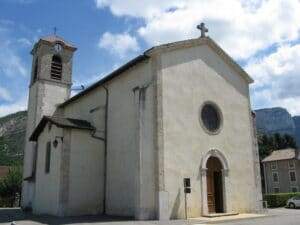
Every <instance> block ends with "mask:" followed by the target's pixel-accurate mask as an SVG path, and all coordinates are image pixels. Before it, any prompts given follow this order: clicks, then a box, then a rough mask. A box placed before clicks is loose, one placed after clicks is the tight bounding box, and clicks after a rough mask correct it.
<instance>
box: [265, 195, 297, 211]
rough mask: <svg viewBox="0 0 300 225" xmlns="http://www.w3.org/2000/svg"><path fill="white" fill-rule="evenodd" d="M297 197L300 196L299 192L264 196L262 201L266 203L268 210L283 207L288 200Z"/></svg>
mask: <svg viewBox="0 0 300 225" xmlns="http://www.w3.org/2000/svg"><path fill="white" fill-rule="evenodd" d="M297 195H300V192H295V193H276V194H265V195H264V201H267V203H268V207H270V208H276V207H284V206H286V202H287V200H288V199H290V198H291V197H294V196H297Z"/></svg>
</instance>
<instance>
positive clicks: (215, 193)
mask: <svg viewBox="0 0 300 225" xmlns="http://www.w3.org/2000/svg"><path fill="white" fill-rule="evenodd" d="M206 168H207V173H206V182H207V207H208V213H224V207H223V206H224V200H223V178H222V169H223V167H222V164H221V162H220V160H219V159H218V158H217V157H209V159H208V160H207V163H206Z"/></svg>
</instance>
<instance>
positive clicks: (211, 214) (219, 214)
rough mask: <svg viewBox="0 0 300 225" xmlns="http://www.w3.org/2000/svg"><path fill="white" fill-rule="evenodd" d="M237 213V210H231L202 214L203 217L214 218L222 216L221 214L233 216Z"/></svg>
mask: <svg viewBox="0 0 300 225" xmlns="http://www.w3.org/2000/svg"><path fill="white" fill-rule="evenodd" d="M238 214H239V213H237V212H231V213H209V214H206V215H203V217H208V218H215V217H222V216H235V215H238Z"/></svg>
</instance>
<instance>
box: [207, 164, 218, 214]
mask: <svg viewBox="0 0 300 225" xmlns="http://www.w3.org/2000/svg"><path fill="white" fill-rule="evenodd" d="M206 182H207V205H208V212H209V213H215V212H216V205H215V185H214V172H213V171H211V170H208V171H207V177H206Z"/></svg>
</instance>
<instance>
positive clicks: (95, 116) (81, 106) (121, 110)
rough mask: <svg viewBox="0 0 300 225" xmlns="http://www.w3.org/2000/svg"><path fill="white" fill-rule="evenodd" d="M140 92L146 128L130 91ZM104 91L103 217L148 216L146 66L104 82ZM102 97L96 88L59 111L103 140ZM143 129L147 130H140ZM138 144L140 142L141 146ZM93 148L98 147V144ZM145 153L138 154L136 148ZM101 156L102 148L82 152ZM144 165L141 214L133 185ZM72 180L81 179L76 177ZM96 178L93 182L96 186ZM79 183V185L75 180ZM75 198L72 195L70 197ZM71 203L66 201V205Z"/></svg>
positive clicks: (150, 173) (149, 95)
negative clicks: (85, 124) (91, 128)
mask: <svg viewBox="0 0 300 225" xmlns="http://www.w3.org/2000/svg"><path fill="white" fill-rule="evenodd" d="M145 85H148V87H147V88H146V89H147V90H146V97H145V107H146V111H147V112H146V113H144V114H143V116H144V117H145V118H146V120H147V121H148V122H147V123H146V124H147V125H146V126H144V125H142V128H141V129H140V128H139V123H140V121H139V106H138V105H139V102H138V101H136V96H137V95H138V94H137V92H139V91H134V90H133V89H134V88H136V87H143V86H145ZM105 86H106V87H107V88H108V92H109V104H108V124H107V127H108V128H107V132H108V134H107V135H108V137H107V184H106V185H107V186H106V190H107V192H106V213H107V214H110V215H123V216H135V215H136V214H139V213H140V214H142V213H144V215H145V214H146V217H149V216H150V217H151V216H153V214H154V212H153V211H155V210H154V208H155V206H154V204H155V184H154V180H155V178H154V176H155V175H154V174H155V165H154V163H155V162H154V155H155V152H154V147H153V127H152V125H153V124H154V122H153V120H154V119H153V83H152V72H151V67H150V63H149V62H148V61H146V62H144V63H139V64H138V65H136V66H135V67H134V69H128V70H127V71H125V72H123V74H121V75H119V76H118V77H116V78H114V79H113V80H111V81H109V82H107V83H106V84H105ZM105 98H106V93H105V90H104V88H103V87H101V86H99V87H97V88H96V89H94V90H93V91H91V92H89V93H88V94H86V95H85V96H84V97H81V98H80V99H78V100H76V101H74V102H73V103H70V104H69V105H67V106H66V107H65V108H64V116H65V117H72V118H78V119H84V120H88V121H89V122H91V124H92V125H93V126H94V127H96V129H97V132H96V135H97V136H99V137H105V136H104V126H105V104H106V100H105ZM145 130H147V131H145ZM141 140H143V141H141ZM98 143H101V141H99V142H98ZM141 148H142V149H143V151H144V152H145V154H144V153H143V156H140V155H139V152H140V151H139V149H141ZM88 151H91V152H96V151H99V152H101V151H104V146H103V145H102V144H98V145H93V146H90V147H89V150H88V149H87V152H88ZM141 157H142V158H143V159H142V160H146V163H145V164H143V165H144V166H143V168H142V169H143V171H145V173H146V174H147V176H146V177H145V178H144V179H145V180H143V181H142V182H143V183H144V184H145V182H146V181H147V182H148V185H144V188H145V189H143V193H144V194H143V198H144V200H143V204H144V205H143V206H142V207H143V210H142V212H137V211H136V206H137V205H140V203H139V201H140V200H141V199H140V197H138V196H139V194H138V193H137V192H139V191H142V190H140V189H139V190H138V187H139V183H140V182H141V180H139V177H140V176H139V169H138V168H139V167H138V162H137V160H139V159H140V158H141ZM78 179H81V178H80V177H78ZM100 180H101V177H100V178H99V181H100ZM78 182H80V180H79V181H78ZM74 196H75V195H74ZM70 201H72V200H70Z"/></svg>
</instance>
